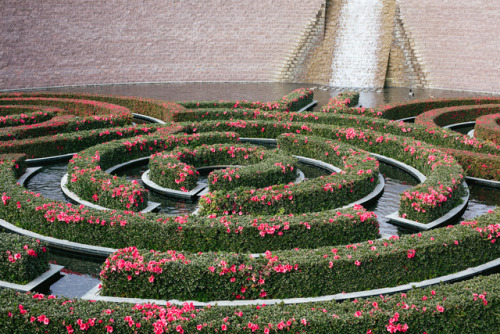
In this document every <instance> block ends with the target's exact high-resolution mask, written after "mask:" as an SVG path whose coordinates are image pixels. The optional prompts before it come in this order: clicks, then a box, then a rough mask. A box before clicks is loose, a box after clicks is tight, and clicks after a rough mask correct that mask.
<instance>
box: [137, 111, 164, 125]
mask: <svg viewBox="0 0 500 334" xmlns="http://www.w3.org/2000/svg"><path fill="white" fill-rule="evenodd" d="M132 116H133V117H134V118H135V119H140V120H142V121H147V122H149V123H158V124H166V123H165V122H164V121H162V120H161V119H158V118H154V117H151V116H146V115H141V114H136V113H132Z"/></svg>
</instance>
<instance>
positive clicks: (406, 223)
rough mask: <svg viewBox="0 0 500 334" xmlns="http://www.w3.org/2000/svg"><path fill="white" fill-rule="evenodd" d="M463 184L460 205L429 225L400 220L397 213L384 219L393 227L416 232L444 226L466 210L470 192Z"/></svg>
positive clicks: (404, 219) (465, 184)
mask: <svg viewBox="0 0 500 334" xmlns="http://www.w3.org/2000/svg"><path fill="white" fill-rule="evenodd" d="M463 184H464V187H465V190H466V192H467V194H466V195H465V196H463V197H462V198H461V199H462V204H460V205H458V206H456V207H454V208H453V209H451V210H450V211H448V213H447V214H445V215H444V216H442V217H440V218H438V219H436V220H434V221H432V222H430V223H427V224H422V223H419V222H416V221H413V220H410V219H406V218H401V217H399V214H398V211H396V212H393V213H391V214H390V215H387V216H386V218H388V219H390V221H391V222H392V223H393V224H394V225H398V226H402V227H406V228H410V229H412V230H416V231H428V230H431V229H433V228H436V227H439V226H443V225H446V224H448V223H450V222H451V221H452V220H454V219H456V218H457V217H459V216H461V215H462V213H463V212H464V211H465V209H467V204H468V203H469V195H470V192H469V187H468V186H467V183H465V182H464V183H463Z"/></svg>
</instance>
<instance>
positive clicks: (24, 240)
mask: <svg viewBox="0 0 500 334" xmlns="http://www.w3.org/2000/svg"><path fill="white" fill-rule="evenodd" d="M3 196H5V195H3ZM2 200H6V199H5V197H3V198H2ZM45 247H46V245H45V244H42V243H41V242H40V240H33V239H31V238H28V237H25V236H19V235H16V234H9V233H0V280H2V281H7V282H10V283H17V284H26V283H28V282H30V281H32V280H34V279H35V278H36V277H38V276H40V275H41V274H43V273H44V272H45V271H47V270H48V269H49V260H48V257H47V249H46V248H45Z"/></svg>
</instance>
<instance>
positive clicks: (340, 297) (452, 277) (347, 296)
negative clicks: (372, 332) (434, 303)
mask: <svg viewBox="0 0 500 334" xmlns="http://www.w3.org/2000/svg"><path fill="white" fill-rule="evenodd" d="M497 267H500V259H496V260H493V261H489V262H487V263H485V264H482V265H479V266H477V267H472V268H468V269H465V270H462V271H459V272H457V273H453V274H449V275H445V276H440V277H436V278H432V279H428V280H424V281H420V282H411V283H408V284H403V285H399V286H396V287H392V288H380V289H373V290H368V291H358V292H349V293H338V294H335V295H328V296H322V297H305V298H288V299H254V300H246V301H242V300H236V301H227V300H219V301H210V302H198V301H191V300H187V301H179V300H176V299H174V300H169V301H168V302H169V303H171V304H172V305H179V306H181V305H183V303H186V302H187V303H193V305H194V306H195V307H196V308H203V307H206V306H209V305H210V306H215V305H218V306H244V305H262V304H266V305H276V304H281V303H283V304H284V305H293V304H303V303H315V302H324V301H337V302H340V301H344V300H351V299H357V298H367V297H378V296H380V295H388V294H395V293H403V292H408V291H410V290H412V289H414V288H425V287H429V286H432V285H437V284H440V283H451V282H455V281H461V280H464V279H468V278H470V277H473V276H475V275H477V274H480V273H483V272H486V271H489V270H491V269H494V268H497ZM99 290H100V289H99V285H96V286H95V287H94V288H93V289H91V290H90V291H89V292H88V293H86V294H85V295H84V296H83V297H82V299H86V300H96V301H107V302H115V303H131V304H137V303H139V304H143V303H154V304H158V305H164V304H166V302H167V300H159V299H140V298H123V297H107V296H101V295H100V294H99Z"/></svg>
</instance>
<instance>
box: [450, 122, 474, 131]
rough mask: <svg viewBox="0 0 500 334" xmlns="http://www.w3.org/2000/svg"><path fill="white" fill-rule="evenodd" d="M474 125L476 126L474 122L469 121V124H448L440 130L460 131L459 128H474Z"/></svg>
mask: <svg viewBox="0 0 500 334" xmlns="http://www.w3.org/2000/svg"><path fill="white" fill-rule="evenodd" d="M475 124H476V121H470V122H462V123H454V124H448V125H445V126H442V128H443V129H450V130H454V129H460V128H467V127H469V126H474V125H475Z"/></svg>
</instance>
